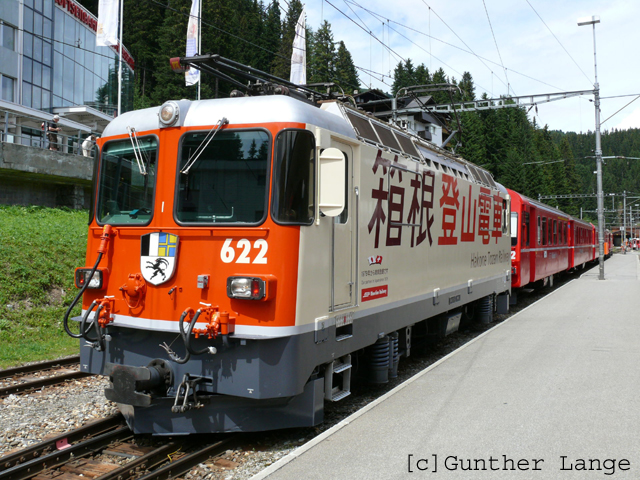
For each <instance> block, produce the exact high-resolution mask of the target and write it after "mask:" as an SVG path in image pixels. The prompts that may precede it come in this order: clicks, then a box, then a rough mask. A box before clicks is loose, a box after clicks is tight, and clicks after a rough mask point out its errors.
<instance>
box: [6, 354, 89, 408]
mask: <svg viewBox="0 0 640 480" xmlns="http://www.w3.org/2000/svg"><path fill="white" fill-rule="evenodd" d="M79 363H80V357H79V356H75V357H69V358H63V359H58V360H51V361H48V362H39V363H35V364H32V365H25V366H22V367H14V368H8V369H6V370H0V398H4V397H7V396H9V395H13V394H18V393H26V392H31V391H34V390H38V389H40V388H42V387H46V386H49V385H56V384H59V383H64V382H66V381H67V380H75V379H78V378H84V377H88V376H90V374H88V373H83V372H81V371H80V370H78V369H75V368H71V367H73V366H74V365H78V364H79Z"/></svg>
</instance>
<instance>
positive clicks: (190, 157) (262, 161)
mask: <svg viewBox="0 0 640 480" xmlns="http://www.w3.org/2000/svg"><path fill="white" fill-rule="evenodd" d="M210 133H211V132H194V133H188V134H186V135H184V137H183V138H182V144H181V148H180V162H179V172H178V192H177V202H176V212H175V215H176V219H177V220H178V222H181V223H194V224H211V223H216V224H218V223H223V224H229V223H233V224H238V223H241V224H257V223H260V222H262V221H263V219H264V217H265V212H266V204H267V181H266V179H267V176H268V164H269V148H270V142H269V134H268V133H267V132H266V131H263V130H221V131H220V132H218V133H217V134H216V135H215V136H214V137H213V138H211V135H209V134H210Z"/></svg>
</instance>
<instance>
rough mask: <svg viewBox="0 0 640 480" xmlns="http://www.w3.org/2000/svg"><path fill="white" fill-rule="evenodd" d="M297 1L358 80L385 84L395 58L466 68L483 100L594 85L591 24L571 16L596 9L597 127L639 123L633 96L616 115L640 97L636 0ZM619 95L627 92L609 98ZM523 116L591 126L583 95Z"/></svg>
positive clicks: (589, 102) (566, 126) (588, 99)
mask: <svg viewBox="0 0 640 480" xmlns="http://www.w3.org/2000/svg"><path fill="white" fill-rule="evenodd" d="M304 4H305V11H306V18H307V26H308V27H311V28H312V29H313V30H314V31H316V30H317V29H318V28H319V26H320V25H321V23H322V22H323V21H324V20H327V21H328V22H329V23H330V24H331V30H332V32H333V35H334V40H335V41H336V42H338V41H340V40H342V41H344V42H345V45H346V47H347V49H348V50H349V51H350V52H351V55H352V56H353V60H354V63H355V65H356V67H359V68H360V70H359V78H360V81H361V84H363V86H364V87H373V88H380V89H382V90H384V91H386V92H390V91H391V85H392V83H393V79H392V78H390V76H392V75H393V70H394V68H395V67H396V65H397V64H398V63H399V62H400V61H401V59H403V60H406V59H409V58H410V59H411V61H412V62H413V64H414V65H419V64H421V63H424V64H425V66H426V67H428V68H429V71H430V72H434V71H435V70H437V69H438V68H443V69H444V71H445V73H446V74H447V75H448V76H450V77H454V78H456V79H457V80H460V78H461V77H462V74H463V73H464V72H467V71H468V72H469V73H471V75H472V77H473V80H474V83H475V87H476V97H477V98H479V97H480V96H481V95H482V93H483V92H486V93H487V95H489V97H490V98H496V97H499V96H500V95H506V94H507V92H509V93H510V94H511V95H514V96H525V95H542V94H552V93H560V92H572V91H589V92H592V91H593V88H594V83H595V79H594V42H593V27H592V25H587V26H578V19H579V18H583V17H592V16H594V15H595V16H599V17H600V23H598V24H596V26H595V29H596V55H597V57H596V58H597V69H598V83H599V84H600V97H601V99H602V100H601V117H600V121H601V122H602V127H601V128H602V130H603V131H605V130H613V129H628V128H640V98H639V99H637V100H636V101H634V102H633V103H631V104H630V105H629V106H627V107H626V108H624V109H623V110H622V111H620V112H619V113H617V114H616V112H617V111H618V110H620V109H622V108H623V107H624V106H625V105H626V104H627V103H629V102H631V101H632V100H634V99H635V98H636V97H638V96H640V28H638V20H639V19H640V0H606V1H605V0H601V1H595V0H366V1H364V0H307V1H306V2H304ZM361 27H362V28H361ZM369 32H371V35H370V34H369ZM374 36H375V38H374ZM383 44H384V45H386V47H385V46H383ZM387 47H388V48H387ZM362 69H364V70H362ZM368 71H372V72H374V73H369V72H368ZM634 94H635V95H634ZM622 95H626V96H624V97H620V98H607V97H618V96H622ZM614 114H615V115H614ZM529 115H530V118H533V117H534V115H535V119H536V122H537V123H538V124H539V125H540V126H544V125H548V127H549V128H550V129H552V130H563V131H565V132H567V131H574V132H587V131H594V130H595V108H594V103H593V95H592V94H591V93H588V94H585V95H582V96H579V97H573V98H568V99H562V100H557V101H553V102H550V103H538V105H537V113H536V108H535V107H534V108H533V109H531V111H530V114H529ZM612 115H614V116H613V117H612V118H609V117H611V116H612Z"/></svg>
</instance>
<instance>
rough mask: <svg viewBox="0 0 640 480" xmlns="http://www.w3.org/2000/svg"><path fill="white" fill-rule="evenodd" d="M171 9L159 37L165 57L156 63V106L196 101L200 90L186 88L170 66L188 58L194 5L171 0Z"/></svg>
mask: <svg viewBox="0 0 640 480" xmlns="http://www.w3.org/2000/svg"><path fill="white" fill-rule="evenodd" d="M168 7H169V8H167V9H166V12H165V16H164V20H163V22H162V27H161V28H160V35H159V37H158V52H162V53H161V54H156V55H155V58H154V59H153V64H154V81H155V84H156V88H155V89H154V91H153V94H152V96H151V100H152V101H153V103H155V104H156V105H160V104H162V103H164V102H165V101H166V100H169V99H180V98H195V95H196V90H195V89H196V87H195V86H193V87H190V88H188V87H186V86H185V80H184V75H179V74H176V73H174V72H173V71H172V70H171V68H170V66H169V59H170V58H171V57H180V56H184V55H185V51H186V47H187V36H186V32H187V22H188V19H189V11H190V4H187V2H185V1H184V0H168ZM203 42H204V38H203Z"/></svg>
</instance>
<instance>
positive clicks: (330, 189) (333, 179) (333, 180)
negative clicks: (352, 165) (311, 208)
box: [319, 148, 346, 217]
mask: <svg viewBox="0 0 640 480" xmlns="http://www.w3.org/2000/svg"><path fill="white" fill-rule="evenodd" d="M345 179H346V175H345V158H344V154H343V153H342V152H341V151H340V150H338V149H337V148H327V149H326V150H324V151H323V152H322V153H321V154H320V199H319V207H320V211H321V212H322V213H324V214H325V215H326V216H327V217H337V216H338V215H340V214H341V213H342V210H344V189H345V183H344V182H345Z"/></svg>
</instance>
